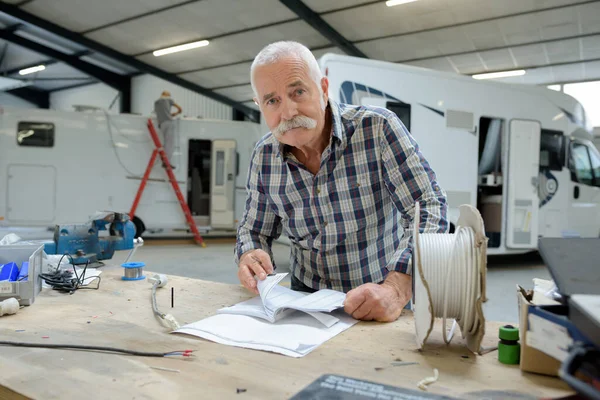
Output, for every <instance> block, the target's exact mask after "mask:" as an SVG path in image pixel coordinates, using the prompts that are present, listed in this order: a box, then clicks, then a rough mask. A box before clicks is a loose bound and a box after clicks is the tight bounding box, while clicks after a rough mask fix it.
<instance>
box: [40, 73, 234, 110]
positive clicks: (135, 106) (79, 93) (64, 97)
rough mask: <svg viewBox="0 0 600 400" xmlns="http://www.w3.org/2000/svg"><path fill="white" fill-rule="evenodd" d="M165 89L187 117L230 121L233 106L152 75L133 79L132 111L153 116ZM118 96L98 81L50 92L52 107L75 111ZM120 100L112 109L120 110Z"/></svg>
mask: <svg viewBox="0 0 600 400" xmlns="http://www.w3.org/2000/svg"><path fill="white" fill-rule="evenodd" d="M163 90H168V91H170V92H171V95H172V97H173V99H174V100H175V101H176V102H177V103H178V104H179V105H180V106H181V108H182V109H183V114H184V115H185V116H188V117H194V118H197V117H202V118H206V119H225V120H231V119H232V117H233V111H232V108H231V107H230V106H228V105H225V104H222V103H220V102H218V101H215V100H212V99H209V98H208V97H205V96H202V95H200V94H198V93H195V92H192V91H191V90H187V89H185V88H182V87H181V86H177V85H174V84H172V83H169V82H167V81H164V80H162V79H159V78H156V77H154V76H151V75H140V76H137V77H135V78H133V79H132V82H131V92H132V93H131V112H132V113H136V114H141V115H150V113H152V111H153V109H154V101H155V100H156V99H157V98H159V97H160V94H161V93H162V91H163ZM116 95H117V91H116V90H114V89H112V88H111V87H109V86H107V85H105V84H103V83H98V84H95V85H89V86H82V87H80V88H75V89H69V90H61V91H59V92H55V93H52V94H51V95H50V107H51V108H52V109H55V110H64V111H73V106H74V105H90V106H96V107H101V108H104V109H108V107H109V106H110V104H111V102H112V101H113V100H114V98H115V96H116ZM118 104H119V102H118V101H117V102H116V103H115V105H114V106H113V107H112V108H111V110H110V111H114V112H118V109H119V108H118Z"/></svg>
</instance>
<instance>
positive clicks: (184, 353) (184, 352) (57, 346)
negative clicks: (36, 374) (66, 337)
mask: <svg viewBox="0 0 600 400" xmlns="http://www.w3.org/2000/svg"><path fill="white" fill-rule="evenodd" d="M0 346H13V347H34V348H42V349H62V350H84V351H92V352H102V353H116V354H127V355H131V356H140V357H171V356H182V357H193V354H192V353H193V352H194V350H177V351H169V352H167V353H158V352H147V351H137V350H128V349H121V348H117V347H105V346H88V345H78V344H52V343H26V342H10V341H4V340H3V341H0Z"/></svg>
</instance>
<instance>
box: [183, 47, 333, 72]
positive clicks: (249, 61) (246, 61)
mask: <svg viewBox="0 0 600 400" xmlns="http://www.w3.org/2000/svg"><path fill="white" fill-rule="evenodd" d="M330 47H335V46H333V45H331V44H328V45H327V46H317V47H312V48H310V49H309V50H310V51H317V50H323V49H327V48H330ZM252 61H254V59H253V58H251V59H249V60H241V61H235V62H231V63H227V64H217V65H211V66H209V67H202V68H194V69H188V70H185V71H180V72H174V74H176V75H183V74H190V73H192V72H200V71H207V70H209V69H217V68H224V67H232V66H234V65H239V64H246V63H248V64H251V63H252ZM248 73H250V69H248Z"/></svg>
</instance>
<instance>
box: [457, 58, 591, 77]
mask: <svg viewBox="0 0 600 400" xmlns="http://www.w3.org/2000/svg"><path fill="white" fill-rule="evenodd" d="M598 61H600V58H590V59H587V60H575V61H562V62H556V63H551V64H531V65H525V66H522V67H514V68H510V69H506V68H503V69H494V70H486V71H480V72H472V73H471V72H469V73H468V74H463V75H469V76H470V75H478V74H492V73H494V72H504V71H510V70H511V69H524V70H526V71H527V70H532V69H542V68H551V67H562V66H565V65H577V64H584V63H590V62H598Z"/></svg>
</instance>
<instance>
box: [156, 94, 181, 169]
mask: <svg viewBox="0 0 600 400" xmlns="http://www.w3.org/2000/svg"><path fill="white" fill-rule="evenodd" d="M173 107H175V108H176V109H177V111H175V112H173V113H172V112H171V109H172V108H173ZM181 111H182V110H181V107H180V106H179V104H177V103H175V101H174V100H173V99H172V98H171V93H170V92H169V91H167V90H165V91H163V92H162V94H161V96H160V98H159V99H158V100H156V101H155V102H154V112H155V113H156V119H157V120H158V128H159V129H160V131H161V133H162V136H163V147H164V149H165V153H166V154H167V158H168V160H169V164H170V166H171V168H172V169H175V167H174V166H173V163H172V161H171V160H172V159H173V148H174V145H175V121H174V120H173V117H175V116H177V115H179V114H181ZM163 167H165V168H166V165H165V164H164V163H163Z"/></svg>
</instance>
